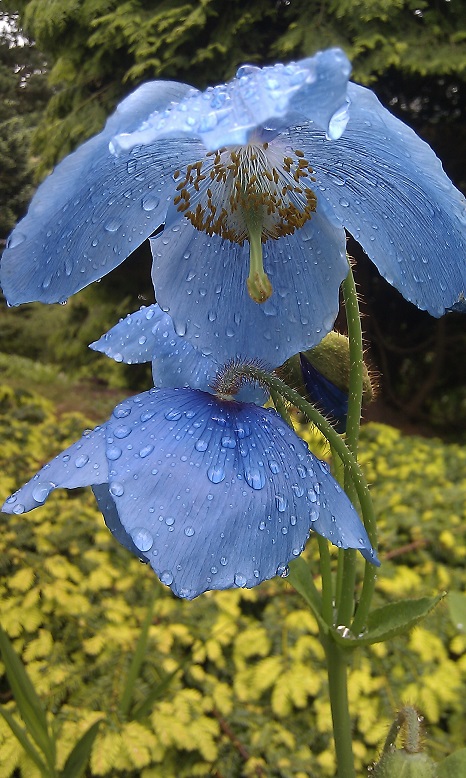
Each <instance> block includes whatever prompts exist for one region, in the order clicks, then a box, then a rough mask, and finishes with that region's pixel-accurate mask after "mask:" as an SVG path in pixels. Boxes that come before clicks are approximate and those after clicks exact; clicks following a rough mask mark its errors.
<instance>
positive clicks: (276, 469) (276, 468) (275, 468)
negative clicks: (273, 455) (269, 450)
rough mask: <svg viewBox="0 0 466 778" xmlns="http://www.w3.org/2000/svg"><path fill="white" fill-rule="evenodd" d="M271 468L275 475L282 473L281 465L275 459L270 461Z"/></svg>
mask: <svg viewBox="0 0 466 778" xmlns="http://www.w3.org/2000/svg"><path fill="white" fill-rule="evenodd" d="M269 467H270V469H271V471H272V473H274V474H276V473H279V472H280V465H279V464H278V462H275V460H274V459H271V460H270V462H269Z"/></svg>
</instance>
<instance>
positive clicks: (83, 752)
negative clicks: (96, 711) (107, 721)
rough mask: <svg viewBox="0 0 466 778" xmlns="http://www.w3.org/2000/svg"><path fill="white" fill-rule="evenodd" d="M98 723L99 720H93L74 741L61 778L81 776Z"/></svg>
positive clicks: (99, 722)
mask: <svg viewBox="0 0 466 778" xmlns="http://www.w3.org/2000/svg"><path fill="white" fill-rule="evenodd" d="M100 724H101V721H95V722H94V724H91V726H90V727H89V729H87V730H86V732H85V733H84V735H82V737H81V738H80V739H79V740H78V742H77V743H75V745H74V746H73V748H72V750H71V751H70V753H69V754H68V758H67V760H66V762H65V765H64V767H63V770H62V771H61V773H60V776H61V778H81V776H82V775H83V773H84V771H85V769H86V767H87V765H88V763H89V758H90V756H91V750H92V746H93V745H94V740H95V739H96V736H97V732H98V731H99V727H100Z"/></svg>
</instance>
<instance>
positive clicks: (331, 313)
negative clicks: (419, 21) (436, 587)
mask: <svg viewBox="0 0 466 778" xmlns="http://www.w3.org/2000/svg"><path fill="white" fill-rule="evenodd" d="M348 75H349V63H348V60H347V59H346V57H345V55H344V54H343V52H341V51H340V50H338V49H330V50H328V51H324V52H320V53H319V54H317V55H316V56H315V57H313V58H309V59H305V60H302V61H301V62H298V63H295V64H292V65H287V66H283V65H276V66H274V67H267V68H263V69H260V68H255V67H245V68H241V69H240V71H239V72H238V75H237V77H236V78H235V79H233V81H232V82H230V83H229V84H226V85H222V86H219V87H215V88H214V89H210V90H207V91H206V92H204V93H200V92H197V91H196V90H192V89H189V87H186V86H184V85H180V84H172V83H167V82H154V83H149V84H145V85H143V86H142V87H140V88H139V89H138V90H136V92H134V94H133V95H131V96H130V97H128V98H127V99H126V100H124V101H123V103H122V104H121V105H120V107H119V108H118V110H117V112H116V113H115V114H114V116H113V117H111V119H110V120H109V121H108V122H107V125H106V127H105V129H104V131H103V132H102V133H101V134H100V135H98V136H96V137H95V138H93V139H92V140H90V141H88V142H87V143H85V144H84V145H83V146H82V147H81V148H80V149H78V151H76V152H75V153H74V154H72V155H70V156H69V157H68V158H67V159H65V160H64V161H63V162H62V163H61V164H60V165H59V166H58V167H57V169H56V170H55V172H54V173H53V174H52V175H51V176H50V177H49V179H47V180H46V181H45V182H44V183H43V184H42V186H41V187H40V188H39V190H38V192H37V194H36V196H35V198H34V200H33V202H32V204H31V208H30V211H29V213H28V215H27V216H26V217H25V218H24V219H23V220H22V222H20V224H19V225H18V227H17V228H16V229H15V231H14V232H13V233H12V236H11V238H10V242H9V246H8V248H7V250H6V251H5V254H4V257H3V261H2V267H1V276H0V279H1V283H2V285H3V288H4V291H5V294H6V296H7V299H8V301H9V302H10V303H11V304H18V303H20V302H25V301H27V300H35V299H40V300H43V301H46V302H52V301H57V300H64V299H66V297H67V296H68V295H69V294H72V293H73V292H75V291H77V290H78V289H80V288H82V287H83V286H85V285H86V284H87V283H90V282H91V281H93V280H95V279H97V278H100V277H101V276H102V275H103V274H105V273H106V272H108V271H109V270H110V269H112V268H113V267H115V266H116V265H117V264H119V262H121V261H122V260H123V259H124V258H125V257H126V256H127V255H128V254H129V253H130V252H131V251H132V250H133V249H134V248H135V247H136V246H137V245H138V244H139V243H141V242H142V240H144V239H145V238H146V237H147V236H148V235H150V234H151V233H152V232H153V231H154V230H155V229H156V228H157V227H158V226H159V225H160V224H161V223H165V229H164V231H163V232H162V233H161V235H159V236H158V237H157V238H155V239H153V241H152V250H153V256H154V263H153V281H154V287H155V292H156V298H157V301H158V303H159V304H160V306H161V307H162V308H163V309H164V310H166V311H168V312H169V313H170V315H171V316H172V318H173V320H174V324H175V329H176V331H177V332H178V333H179V334H185V335H186V338H187V339H188V340H190V341H191V342H192V343H193V344H194V345H196V347H197V348H199V349H201V350H202V351H204V352H207V351H210V352H211V353H212V354H214V355H215V358H216V359H217V360H218V361H219V362H223V361H226V360H227V359H229V358H230V357H231V356H233V355H234V354H238V353H240V354H241V355H242V356H243V357H249V356H255V357H258V358H259V359H265V360H266V361H267V362H268V363H269V364H271V365H272V366H275V365H279V364H281V363H282V362H284V361H285V359H286V358H287V357H289V356H290V355H291V354H294V353H297V352H298V351H304V350H306V349H308V348H310V347H312V346H313V345H315V344H316V343H317V342H319V341H320V340H321V338H322V337H323V336H324V335H325V334H326V333H327V332H328V331H329V330H330V328H331V327H332V324H333V322H334V319H335V316H336V312H337V310H338V289H339V285H340V283H341V281H342V280H343V278H344V276H345V275H346V273H347V270H348V265H347V261H346V257H345V229H347V230H348V231H349V232H350V233H351V234H352V235H353V236H354V237H355V238H356V239H357V240H358V241H359V242H360V244H361V245H362V246H363V248H364V249H365V251H366V252H367V253H368V255H369V256H370V257H371V259H373V261H374V262H375V264H376V265H377V267H378V268H379V270H380V272H381V273H382V275H384V276H385V278H387V280H389V281H390V283H392V284H393V285H394V286H396V287H397V288H398V289H399V291H400V292H402V294H403V295H404V296H405V297H406V298H407V299H408V300H411V301H412V302H413V303H415V304H416V305H418V306H419V307H420V308H423V309H426V310H428V311H429V312H430V313H432V314H433V315H435V316H439V315H441V314H442V313H443V312H444V311H445V310H446V309H447V308H450V307H453V306H454V305H455V303H456V302H457V301H458V299H462V298H461V296H462V295H464V292H465V288H466V263H465V248H466V246H465V242H466V241H465V224H466V220H465V205H464V199H463V198H462V196H461V194H460V193H459V192H458V191H457V190H456V189H455V188H454V187H453V185H452V184H451V182H450V181H449V179H448V178H447V176H446V175H445V173H444V172H443V170H442V168H441V165H440V163H439V161H438V160H437V158H436V157H435V155H434V153H433V152H432V150H431V149H430V148H429V146H428V145H427V144H425V143H424V142H422V141H421V140H420V139H419V138H418V137H417V136H416V135H415V133H414V132H413V131H412V130H410V129H409V128H408V127H406V125H404V124H403V123H402V122H400V121H399V120H397V119H395V118H394V117H393V116H391V114H390V113H389V112H388V111H386V110H385V109H384V108H383V107H382V106H381V105H380V103H379V102H378V100H377V98H376V97H375V95H374V94H373V93H372V92H370V91H369V90H367V89H364V88H363V87H360V86H357V85H355V84H348V83H347V78H348ZM246 288H247V289H248V291H249V295H248V294H245V289H246ZM252 333H253V334H254V337H251V334H252Z"/></svg>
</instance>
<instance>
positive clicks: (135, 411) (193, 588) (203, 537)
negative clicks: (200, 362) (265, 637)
mask: <svg viewBox="0 0 466 778" xmlns="http://www.w3.org/2000/svg"><path fill="white" fill-rule="evenodd" d="M89 485H90V486H93V488H94V492H95V495H96V498H97V501H98V504H99V507H100V509H101V510H102V512H103V514H104V518H105V521H106V523H107V525H108V526H109V528H110V530H111V531H112V533H113V534H114V535H115V537H116V538H117V540H119V541H120V543H122V544H123V545H124V546H126V547H127V548H128V549H129V550H130V551H132V552H133V553H136V554H138V556H140V557H141V558H142V559H144V560H146V561H147V562H149V564H150V565H151V567H152V568H153V569H154V570H155V572H156V573H157V575H158V576H159V578H160V580H161V581H162V582H163V583H165V584H167V585H168V586H170V587H171V588H172V590H173V591H174V593H175V594H177V595H178V596H180V597H186V598H188V599H191V598H193V597H196V596H197V595H199V594H201V593H202V592H204V591H206V590H209V589H225V588H231V587H235V586H236V587H243V586H245V587H248V588H249V587H252V586H256V585H257V584H258V583H260V582H261V581H263V580H265V579H268V578H272V577H273V576H275V575H283V574H286V566H287V564H288V563H289V561H290V560H292V559H293V558H294V557H296V556H298V555H299V554H300V553H301V551H302V550H303V547H304V545H305V543H306V541H307V538H308V536H309V533H310V532H311V531H312V530H314V531H315V532H317V533H319V534H320V535H323V536H324V537H326V538H328V539H329V540H330V541H331V542H332V543H335V544H336V545H338V546H339V547H341V548H348V547H352V548H357V549H359V550H360V551H361V553H362V555H363V556H364V557H365V558H366V559H368V560H369V561H371V562H373V563H374V564H378V560H377V557H376V555H375V552H374V551H373V549H372V547H371V544H370V542H369V538H368V536H367V533H366V531H365V529H364V527H363V525H362V524H361V521H360V519H359V517H358V515H357V513H356V511H355V510H354V508H353V506H352V505H351V503H350V502H349V500H348V498H347V496H346V495H345V493H344V492H343V491H342V490H341V488H340V487H339V486H338V484H337V482H336V481H334V479H333V478H332V476H331V475H330V473H329V470H328V467H327V466H326V465H325V464H324V463H322V462H320V461H319V460H318V459H316V458H315V457H314V456H313V455H312V454H311V453H310V452H309V450H308V448H307V446H306V444H305V443H304V442H303V441H302V440H301V439H300V438H298V437H297V435H295V433H294V432H293V431H292V430H291V429H290V428H289V427H288V426H287V425H286V424H285V422H284V421H283V420H282V419H281V418H280V417H279V416H278V414H276V413H275V412H274V411H271V410H267V409H263V408H260V407H258V406H257V405H254V404H243V403H238V402H235V401H234V402H231V401H230V402H225V401H222V400H220V399H218V398H216V397H214V396H212V395H209V394H206V393H204V392H200V391H196V390H192V389H152V390H150V391H149V392H144V393H143V394H140V395H137V396H135V397H132V398H130V399H129V400H126V401H124V402H123V403H121V404H120V405H118V406H117V407H116V408H115V410H114V411H113V414H112V416H111V418H110V419H109V420H108V421H107V422H106V423H105V424H103V425H102V426H100V427H96V428H95V429H94V430H93V431H92V432H90V433H89V434H87V435H84V436H83V437H82V438H81V440H80V441H79V442H77V443H75V444H73V445H72V446H70V447H69V448H68V449H66V450H65V451H64V452H63V453H62V454H60V455H59V456H58V457H56V458H55V459H54V460H52V462H50V463H49V464H47V465H45V467H43V468H42V470H40V471H39V473H37V475H35V476H34V478H32V479H31V480H30V481H29V482H28V483H27V484H26V485H25V486H23V487H22V488H21V489H19V490H18V491H17V492H16V493H15V494H14V495H12V496H11V497H9V498H8V499H7V500H6V502H5V504H4V505H3V508H2V510H3V511H5V512H6V513H16V514H21V513H23V512H25V511H30V510H32V509H33V508H36V507H38V506H40V505H42V504H43V503H44V502H45V500H46V499H47V497H48V496H49V494H50V492H52V491H53V490H54V489H57V488H67V489H72V488H75V487H78V486H89Z"/></svg>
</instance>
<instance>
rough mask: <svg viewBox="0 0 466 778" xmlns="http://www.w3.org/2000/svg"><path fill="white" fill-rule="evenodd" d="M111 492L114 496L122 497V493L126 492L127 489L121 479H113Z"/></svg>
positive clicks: (110, 485) (110, 486) (110, 487)
mask: <svg viewBox="0 0 466 778" xmlns="http://www.w3.org/2000/svg"><path fill="white" fill-rule="evenodd" d="M109 492H110V494H112V495H113V496H114V497H121V496H122V494H124V492H125V489H124V486H123V484H120V483H119V481H112V482H111V484H109Z"/></svg>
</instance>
